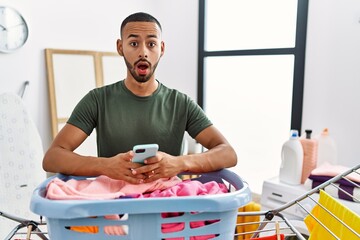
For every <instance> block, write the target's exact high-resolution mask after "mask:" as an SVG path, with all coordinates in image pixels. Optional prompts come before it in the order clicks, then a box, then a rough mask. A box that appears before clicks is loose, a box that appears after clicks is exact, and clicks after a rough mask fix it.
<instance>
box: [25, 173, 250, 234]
mask: <svg viewBox="0 0 360 240" xmlns="http://www.w3.org/2000/svg"><path fill="white" fill-rule="evenodd" d="M185 174H186V173H184V174H183V175H185ZM189 174H190V173H189ZM57 177H60V178H61V179H62V180H64V181H66V180H68V179H70V178H76V179H84V178H85V177H72V176H64V175H58V176H57ZM53 178H54V177H51V178H49V179H47V180H46V181H44V182H43V183H42V184H41V185H40V186H39V187H38V188H36V189H35V191H34V193H33V195H32V199H31V204H30V209H31V210H32V211H33V212H34V213H36V214H38V215H41V216H44V217H45V218H46V221H47V227H48V232H49V237H50V239H51V240H92V239H94V240H95V239H96V240H101V239H109V240H110V239H118V240H126V239H129V240H140V239H149V240H158V239H159V240H160V239H169V240H170V239H183V240H188V239H189V240H190V239H196V238H195V237H198V239H200V238H201V237H202V236H213V237H212V238H211V239H221V240H227V239H229V240H230V239H234V232H235V225H236V217H237V212H238V208H239V207H242V206H244V205H246V204H247V203H249V202H250V201H251V192H250V189H249V187H248V184H247V183H246V182H244V181H243V180H242V179H241V178H240V177H239V176H238V175H237V174H235V173H233V172H231V171H229V170H227V169H223V170H220V171H216V172H211V173H204V174H202V175H201V177H200V178H199V180H200V181H202V182H204V181H210V180H216V181H218V180H222V181H223V182H225V183H228V184H229V185H230V186H232V188H233V189H234V190H233V191H231V192H229V193H224V194H216V195H204V196H191V197H190V196H189V197H169V198H136V199H121V200H49V199H46V198H45V191H46V185H47V184H48V183H49V182H50V181H51V180H52V179H53ZM163 213H176V214H174V215H175V216H174V217H166V218H164V217H163ZM114 214H116V215H120V216H122V217H121V218H120V219H119V220H110V219H106V218H105V216H108V215H114ZM199 221H201V222H207V223H208V224H205V225H203V226H201V227H196V228H192V227H193V225H192V223H196V222H199ZM179 223H181V226H183V228H182V229H180V230H178V231H176V232H170V233H166V232H163V230H162V226H163V225H164V224H179ZM74 226H95V227H96V228H97V229H98V230H99V231H98V232H97V233H82V232H77V231H73V230H71V229H70V227H74ZM106 226H122V228H123V229H125V230H126V235H108V234H106V233H105V232H104V227H106ZM191 237H193V238H191ZM202 239H204V238H202Z"/></svg>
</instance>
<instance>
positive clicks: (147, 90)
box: [125, 77, 159, 97]
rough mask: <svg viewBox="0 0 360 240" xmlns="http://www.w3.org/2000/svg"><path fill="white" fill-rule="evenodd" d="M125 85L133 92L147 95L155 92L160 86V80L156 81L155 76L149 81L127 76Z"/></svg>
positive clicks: (141, 95) (138, 94)
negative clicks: (142, 81) (141, 81)
mask: <svg viewBox="0 0 360 240" xmlns="http://www.w3.org/2000/svg"><path fill="white" fill-rule="evenodd" d="M125 86H126V87H127V89H129V90H130V91H131V92H132V93H133V94H135V95H137V96H140V97H146V96H150V95H151V94H153V93H154V92H155V91H156V89H157V88H158V86H159V83H158V81H156V79H155V77H154V78H151V79H149V80H148V81H147V82H144V83H140V82H138V81H136V80H135V79H134V78H126V79H125Z"/></svg>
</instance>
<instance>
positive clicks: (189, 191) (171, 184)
mask: <svg viewBox="0 0 360 240" xmlns="http://www.w3.org/2000/svg"><path fill="white" fill-rule="evenodd" d="M226 192H228V189H227V188H226V186H225V185H224V184H219V183H217V182H215V181H210V182H207V183H201V182H199V181H195V180H194V181H191V180H185V181H181V179H180V178H178V177H172V178H170V179H165V178H164V179H159V180H157V181H154V182H151V183H143V184H137V185H135V184H130V183H127V182H125V181H122V180H114V179H111V178H109V177H107V176H99V177H97V178H95V179H84V180H76V179H70V180H68V181H66V182H64V181H62V180H60V179H59V178H54V179H53V180H52V181H51V182H49V184H48V185H47V192H46V198H48V199H53V200H80V199H87V200H89V199H93V200H95V199H98V200H105V199H117V198H119V197H121V196H126V195H132V196H134V195H136V196H137V197H139V198H149V197H181V196H200V195H208V194H221V193H226ZM179 215H180V213H162V216H163V217H164V218H167V217H175V216H179ZM105 218H107V219H119V216H118V215H108V216H105ZM216 221H218V220H212V221H196V222H190V227H191V228H198V227H202V226H205V225H208V224H211V223H214V222H216ZM184 227H185V223H184V222H179V223H165V224H162V225H161V229H162V232H163V233H170V232H178V231H181V230H183V229H184ZM104 231H105V233H106V234H109V235H124V234H126V232H125V231H124V230H123V228H122V227H121V226H106V227H105V228H104ZM214 237H215V235H213V234H208V235H206V236H194V237H191V238H190V239H191V240H206V239H211V238H214ZM183 239H184V238H183V237H180V238H171V239H170V238H169V239H167V240H183Z"/></svg>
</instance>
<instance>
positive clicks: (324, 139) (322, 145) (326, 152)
mask: <svg viewBox="0 0 360 240" xmlns="http://www.w3.org/2000/svg"><path fill="white" fill-rule="evenodd" d="M317 140H318V156H317V158H318V159H317V165H316V166H321V165H322V164H324V163H329V164H332V165H336V164H337V162H338V160H337V157H338V156H337V154H338V153H337V146H336V143H335V140H334V139H333V138H332V137H331V136H330V134H329V129H328V128H324V130H323V131H322V132H321V133H320V135H318V136H317Z"/></svg>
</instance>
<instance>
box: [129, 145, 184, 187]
mask: <svg viewBox="0 0 360 240" xmlns="http://www.w3.org/2000/svg"><path fill="white" fill-rule="evenodd" d="M181 157H182V156H179V157H175V156H172V155H169V154H167V153H164V152H160V151H159V152H158V153H157V154H156V156H155V157H151V158H148V159H146V160H145V162H144V163H145V164H144V165H141V166H140V167H138V168H136V169H134V170H133V171H132V173H133V174H134V175H135V176H136V177H140V176H145V178H144V183H148V182H152V181H155V180H158V179H160V178H171V177H174V176H176V175H177V174H178V173H180V172H182V171H183V169H184V167H183V165H184V163H183V161H182V160H181V159H179V158H181Z"/></svg>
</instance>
